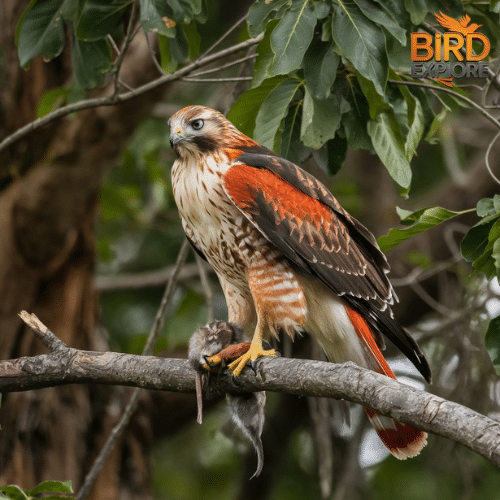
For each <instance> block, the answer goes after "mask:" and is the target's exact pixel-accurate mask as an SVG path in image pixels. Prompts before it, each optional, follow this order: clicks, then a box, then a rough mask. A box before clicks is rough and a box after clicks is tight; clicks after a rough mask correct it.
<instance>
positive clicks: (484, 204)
mask: <svg viewBox="0 0 500 500" xmlns="http://www.w3.org/2000/svg"><path fill="white" fill-rule="evenodd" d="M476 212H477V215H479V217H488V216H490V215H495V214H498V213H500V194H496V195H495V196H493V198H483V199H482V200H479V201H478V202H477V206H476Z"/></svg>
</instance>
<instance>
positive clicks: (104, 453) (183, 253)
mask: <svg viewBox="0 0 500 500" xmlns="http://www.w3.org/2000/svg"><path fill="white" fill-rule="evenodd" d="M189 249H190V246H189V243H188V241H187V240H186V239H184V242H183V243H182V246H181V249H180V250H179V254H178V255H177V261H176V263H175V268H174V270H173V272H172V274H171V275H170V279H169V281H168V283H167V286H166V288H165V293H164V294H163V297H162V299H161V303H160V307H159V308H158V311H157V312H156V317H155V319H154V322H153V325H152V327H151V331H150V333H149V335H148V339H147V341H146V345H145V346H144V349H143V351H142V354H143V355H144V356H147V355H149V354H151V352H152V350H153V346H154V343H155V340H156V338H157V337H158V334H159V332H160V331H161V329H162V327H163V324H164V322H165V312H166V309H167V306H168V304H169V303H170V300H171V298H172V295H173V293H174V290H175V286H176V284H177V277H178V275H179V272H180V270H181V268H182V266H183V265H184V262H185V261H186V257H187V254H188V252H189ZM141 391H142V389H141V388H139V387H136V388H135V389H134V392H133V393H132V396H131V397H130V399H129V401H128V403H127V406H126V407H125V410H124V411H123V414H122V416H121V418H120V420H119V421H118V423H117V424H116V425H115V426H114V427H113V429H112V431H111V433H110V435H109V436H108V439H107V440H106V443H105V444H104V446H103V447H102V449H101V451H100V452H99V455H98V456H97V458H96V459H95V461H94V463H93V464H92V467H91V469H90V471H89V472H88V473H87V475H86V476H85V480H84V482H83V484H82V487H81V488H80V490H79V491H78V494H77V496H76V500H84V499H85V498H86V497H87V495H88V494H89V492H90V489H91V488H92V485H93V484H94V482H95V480H96V478H97V476H98V474H99V472H100V471H101V470H102V468H103V466H104V464H105V463H106V459H107V458H108V456H109V454H110V453H111V451H112V449H113V447H114V445H115V443H116V441H117V440H118V438H119V437H120V436H121V435H122V434H123V431H124V430H125V428H126V427H127V425H128V423H129V422H130V419H131V418H132V415H133V414H134V412H135V410H136V409H137V405H138V404H139V397H140V394H141Z"/></svg>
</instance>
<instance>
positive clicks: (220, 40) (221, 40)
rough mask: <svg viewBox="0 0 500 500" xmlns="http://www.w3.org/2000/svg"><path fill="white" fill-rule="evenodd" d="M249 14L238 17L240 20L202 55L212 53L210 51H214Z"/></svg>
mask: <svg viewBox="0 0 500 500" xmlns="http://www.w3.org/2000/svg"><path fill="white" fill-rule="evenodd" d="M247 15H248V13H247V14H245V15H244V16H243V17H242V18H241V19H238V21H236V22H235V23H234V24H233V25H232V26H231V27H230V28H229V29H228V30H227V31H226V32H225V33H224V34H223V35H222V36H221V37H220V38H219V39H218V40H217V41H216V42H215V43H214V44H212V45H211V46H210V47H209V48H208V49H207V50H205V52H203V54H202V55H201V57H205V56H207V55H208V54H210V52H212V50H214V49H215V47H217V46H218V45H220V44H221V43H222V42H223V41H224V40H225V39H226V38H227V37H228V36H229V35H230V34H231V33H232V32H233V31H234V30H235V29H236V28H237V27H238V26H239V25H240V24H241V23H242V22H243V21H245V19H246V18H247Z"/></svg>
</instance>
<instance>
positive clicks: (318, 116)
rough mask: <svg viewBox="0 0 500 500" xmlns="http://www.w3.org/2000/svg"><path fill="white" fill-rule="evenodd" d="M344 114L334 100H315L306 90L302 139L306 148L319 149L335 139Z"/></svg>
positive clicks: (301, 130) (301, 131)
mask: <svg viewBox="0 0 500 500" xmlns="http://www.w3.org/2000/svg"><path fill="white" fill-rule="evenodd" d="M341 119H342V114H341V112H340V105H339V103H338V102H337V101H336V100H335V99H333V98H328V99H322V100H317V99H314V98H313V97H312V96H311V94H310V93H309V92H308V89H307V88H306V92H305V96H304V109H303V111H302V126H301V129H300V139H301V141H302V142H303V143H304V145H305V146H308V147H310V148H314V149H318V148H320V147H321V146H323V144H325V142H326V141H328V140H330V139H333V138H334V137H335V133H336V131H337V129H338V128H339V125H340V121H341Z"/></svg>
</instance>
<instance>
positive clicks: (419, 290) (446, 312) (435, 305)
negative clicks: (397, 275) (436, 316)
mask: <svg viewBox="0 0 500 500" xmlns="http://www.w3.org/2000/svg"><path fill="white" fill-rule="evenodd" d="M410 286H411V288H412V290H413V291H414V292H415V293H416V294H417V295H418V296H419V297H420V298H421V299H422V300H423V301H424V302H425V303H426V304H428V305H429V306H430V307H432V309H434V310H436V311H437V312H438V313H440V314H442V315H443V316H445V317H447V318H449V317H453V316H455V315H456V314H457V312H456V311H452V310H451V309H449V308H448V307H446V306H444V305H443V304H441V302H438V301H437V300H436V299H435V298H434V297H432V296H431V295H430V294H429V293H428V292H427V290H425V289H424V288H423V287H422V286H421V285H420V284H419V283H416V282H415V283H411V284H410Z"/></svg>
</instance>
